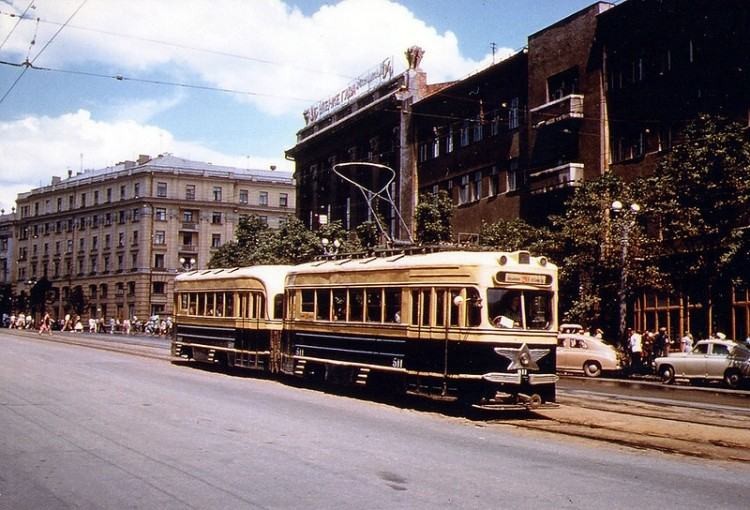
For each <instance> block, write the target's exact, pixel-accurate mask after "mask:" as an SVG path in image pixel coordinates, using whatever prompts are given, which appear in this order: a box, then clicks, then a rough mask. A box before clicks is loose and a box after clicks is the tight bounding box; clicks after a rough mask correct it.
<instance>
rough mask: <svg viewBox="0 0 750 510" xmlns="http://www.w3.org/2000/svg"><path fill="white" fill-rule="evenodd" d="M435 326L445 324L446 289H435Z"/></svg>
mask: <svg viewBox="0 0 750 510" xmlns="http://www.w3.org/2000/svg"><path fill="white" fill-rule="evenodd" d="M435 326H445V289H435Z"/></svg>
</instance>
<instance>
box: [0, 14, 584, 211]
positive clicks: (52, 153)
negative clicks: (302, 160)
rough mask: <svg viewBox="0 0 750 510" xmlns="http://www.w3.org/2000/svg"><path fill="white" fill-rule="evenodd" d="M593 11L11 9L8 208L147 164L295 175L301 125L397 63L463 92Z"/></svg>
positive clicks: (5, 138)
mask: <svg viewBox="0 0 750 510" xmlns="http://www.w3.org/2000/svg"><path fill="white" fill-rule="evenodd" d="M591 3H593V2H592V1H591V0H585V1H584V0H463V1H459V0H399V1H395V0H341V1H329V2H324V1H320V0H286V1H281V0H33V1H32V0H0V61H2V62H4V63H5V64H0V98H3V97H4V99H2V100H0V208H2V209H4V210H5V211H6V212H8V211H9V210H10V207H11V206H12V205H14V201H15V197H16V195H17V193H19V192H24V191H29V190H30V189H32V188H35V187H39V186H40V185H47V184H49V182H50V178H51V177H52V176H53V175H58V176H65V175H67V171H68V170H72V171H74V172H77V171H79V170H81V169H89V168H103V167H106V166H109V165H113V164H116V163H117V162H119V161H122V160H125V159H135V158H137V157H138V155H139V154H150V155H157V154H159V153H163V152H171V153H173V154H175V155H176V156H179V157H184V158H188V159H195V160H200V161H210V162H213V163H215V164H225V165H234V166H238V167H243V168H263V169H266V168H268V167H269V166H270V165H276V167H277V168H278V169H280V170H289V171H291V170H293V166H292V163H291V162H289V161H286V160H284V149H288V148H289V147H291V146H292V145H293V144H294V141H295V133H296V132H297V130H299V129H300V128H301V127H302V126H303V124H304V121H303V118H302V111H303V110H304V109H305V108H307V107H308V106H310V105H311V104H312V103H314V102H316V101H317V100H319V99H322V98H324V97H326V96H327V95H329V94H330V93H332V92H335V91H337V90H338V89H340V88H341V87H343V86H344V85H346V84H347V83H348V81H349V80H351V79H352V78H354V77H355V76H357V75H359V74H361V73H362V72H364V71H366V70H367V69H369V68H371V67H372V66H374V65H375V64H377V63H378V62H379V61H381V60H382V59H383V58H385V57H389V56H392V57H394V62H395V64H396V71H397V72H398V71H400V70H402V69H403V67H404V66H405V60H404V58H403V51H404V50H405V49H406V48H407V47H409V46H411V45H413V44H417V45H419V46H422V47H423V48H424V49H425V50H426V53H425V57H424V59H423V61H422V68H423V69H424V70H425V71H426V72H427V76H428V81H430V82H440V81H446V80H451V79H457V78H460V77H463V76H466V75H468V74H469V73H471V72H473V71H476V70H478V69H480V68H482V67H484V66H486V65H487V64H489V63H490V61H491V53H490V51H491V50H490V44H491V43H495V44H496V45H497V58H498V59H499V58H500V57H501V56H503V55H507V54H509V53H510V52H512V51H516V50H519V49H520V48H522V47H523V46H524V45H525V43H526V38H527V36H528V35H530V34H533V33H534V32H536V31H537V30H540V29H542V28H544V27H546V26H548V25H550V24H552V23H554V22H556V21H558V20H560V19H562V18H564V17H566V16H568V15H569V14H572V13H573V12H575V11H577V10H579V9H581V8H583V7H586V6H587V5H590V4H591ZM24 12H26V15H25V16H24V17H21V16H19V15H20V14H22V13H24ZM32 41H33V44H32ZM26 60H28V61H29V62H31V63H32V65H33V67H31V68H27V69H26V72H23V69H24V68H23V67H17V66H14V65H13V64H19V63H22V62H24V61H26ZM22 72H23V75H22V76H21V74H22ZM19 76H20V79H19ZM116 76H120V77H121V78H122V79H116V78H115V77H116ZM16 80H18V81H17V83H15V85H13V84H14V82H16Z"/></svg>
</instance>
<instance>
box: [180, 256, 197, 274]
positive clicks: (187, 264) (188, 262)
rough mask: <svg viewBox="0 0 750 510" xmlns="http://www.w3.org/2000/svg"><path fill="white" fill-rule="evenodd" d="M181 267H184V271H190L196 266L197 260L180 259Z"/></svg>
mask: <svg viewBox="0 0 750 510" xmlns="http://www.w3.org/2000/svg"><path fill="white" fill-rule="evenodd" d="M180 265H181V266H182V269H183V271H190V270H191V269H193V266H194V265H195V259H194V258H193V257H190V258H185V257H180Z"/></svg>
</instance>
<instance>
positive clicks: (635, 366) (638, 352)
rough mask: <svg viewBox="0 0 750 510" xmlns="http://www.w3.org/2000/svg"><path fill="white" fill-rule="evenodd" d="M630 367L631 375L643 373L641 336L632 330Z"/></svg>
mask: <svg viewBox="0 0 750 510" xmlns="http://www.w3.org/2000/svg"><path fill="white" fill-rule="evenodd" d="M629 343H630V367H631V370H632V372H633V373H635V374H639V375H640V374H641V373H642V371H643V360H642V358H641V356H642V355H643V335H641V334H640V333H639V332H638V331H637V330H633V333H632V334H631V335H630V339H629Z"/></svg>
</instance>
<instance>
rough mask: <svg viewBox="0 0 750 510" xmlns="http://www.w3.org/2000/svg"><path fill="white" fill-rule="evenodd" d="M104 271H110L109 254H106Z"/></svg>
mask: <svg viewBox="0 0 750 510" xmlns="http://www.w3.org/2000/svg"><path fill="white" fill-rule="evenodd" d="M104 272H105V273H109V255H105V256H104Z"/></svg>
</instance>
